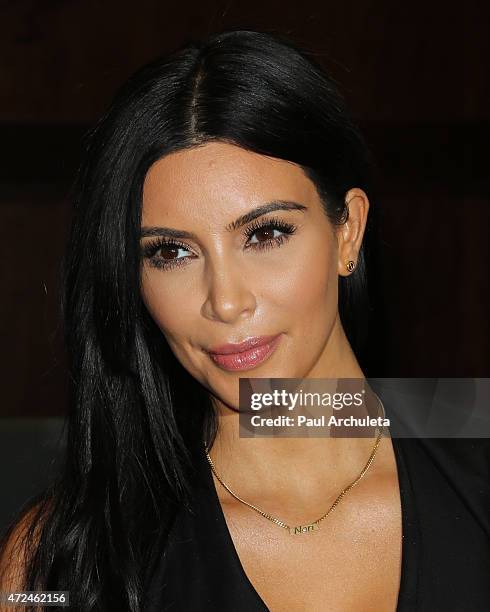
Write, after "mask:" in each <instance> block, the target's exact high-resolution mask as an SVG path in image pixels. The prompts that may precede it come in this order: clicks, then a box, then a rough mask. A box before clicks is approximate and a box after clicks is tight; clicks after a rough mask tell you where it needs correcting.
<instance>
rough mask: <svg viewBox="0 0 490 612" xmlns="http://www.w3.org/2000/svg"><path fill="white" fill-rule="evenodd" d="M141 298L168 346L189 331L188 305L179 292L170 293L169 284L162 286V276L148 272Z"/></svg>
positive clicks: (143, 283)
mask: <svg viewBox="0 0 490 612" xmlns="http://www.w3.org/2000/svg"><path fill="white" fill-rule="evenodd" d="M141 296H142V299H143V302H144V303H145V305H146V308H147V310H148V312H149V313H150V315H151V317H152V318H153V320H154V321H155V323H156V324H157V325H158V327H159V328H160V330H161V331H162V333H163V334H164V336H165V338H166V339H167V341H168V342H169V344H170V345H172V344H173V343H174V341H176V340H178V339H179V338H180V337H183V336H184V334H185V330H186V329H187V330H188V329H189V325H188V324H189V317H188V316H187V314H188V313H189V310H190V304H189V301H188V300H183V299H182V295H181V292H179V291H172V287H171V283H168V282H166V283H165V284H163V279H162V275H159V274H158V273H153V272H149V273H147V275H146V276H145V277H144V280H143V282H142V286H141ZM186 306H187V307H186Z"/></svg>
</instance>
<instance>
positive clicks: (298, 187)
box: [141, 142, 345, 408]
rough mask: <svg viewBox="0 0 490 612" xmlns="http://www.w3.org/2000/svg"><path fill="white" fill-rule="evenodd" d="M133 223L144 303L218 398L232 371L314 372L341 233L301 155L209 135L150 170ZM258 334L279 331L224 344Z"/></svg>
mask: <svg viewBox="0 0 490 612" xmlns="http://www.w3.org/2000/svg"><path fill="white" fill-rule="evenodd" d="M264 206H270V207H271V208H274V210H270V211H269V212H266V213H265V214H260V209H261V208H262V207H264ZM247 216H248V219H247ZM240 219H242V222H240ZM141 225H142V238H141V244H142V248H143V251H144V260H143V267H142V287H141V290H142V297H143V300H144V303H145V304H146V307H147V309H148V311H149V312H150V314H151V316H152V317H153V319H154V320H155V322H156V323H157V325H158V326H159V328H160V329H161V331H162V333H163V334H164V336H165V338H166V340H167V342H168V344H169V346H170V347H171V349H172V351H173V353H174V354H175V356H176V358H177V359H178V360H179V361H180V363H181V364H182V365H183V366H184V367H185V368H186V370H187V371H188V372H189V373H190V374H191V375H192V376H193V377H195V378H196V379H197V380H198V381H199V382H201V383H202V384H203V385H204V386H205V387H206V388H207V389H208V390H209V391H210V392H211V393H212V394H213V395H214V396H215V397H216V398H218V399H219V400H221V401H222V402H224V403H225V404H226V405H229V406H233V407H235V408H237V407H238V379H239V377H240V376H242V377H257V378H262V377H273V378H305V377H310V378H314V377H321V376H322V373H321V371H320V370H321V367H322V365H325V363H327V362H331V360H332V358H334V355H333V353H332V351H334V350H335V343H334V342H333V341H332V337H333V336H334V335H335V331H334V330H335V329H336V328H338V326H339V321H338V309H337V283H338V273H339V269H340V267H339V245H338V238H337V236H338V232H335V231H334V228H333V226H332V224H331V223H330V222H329V220H328V219H327V217H326V216H325V213H324V211H323V207H322V204H321V201H320V199H319V196H318V194H317V191H316V188H315V186H314V184H313V183H312V181H311V180H310V179H309V178H308V177H307V176H306V175H305V174H304V172H303V171H302V169H301V168H300V167H299V166H297V165H295V164H293V163H290V162H287V161H282V160H278V159H275V158H270V157H266V156H263V155H259V154H256V153H251V152H249V151H246V150H244V149H241V148H240V147H237V146H234V145H231V144H225V143H217V142H214V143H209V144H206V145H203V146H200V147H196V148H193V149H189V150H185V151H181V152H177V153H173V154H170V155H168V156H166V157H164V158H163V159H161V160H159V161H158V162H156V163H155V164H154V165H153V166H152V167H151V168H150V170H149V172H148V174H147V176H146V179H145V183H144V190H143V210H142V223H141ZM169 230H171V232H170V231H169ZM341 265H342V266H345V262H344V261H342V262H341ZM258 336H269V337H270V336H273V337H275V338H274V339H273V340H272V343H269V344H268V345H266V346H265V347H264V346H262V347H256V348H255V349H251V350H248V351H243V347H238V349H240V351H241V353H240V352H238V349H236V347H231V349H230V350H231V351H232V354H231V355H230V354H228V355H223V354H222V353H223V351H222V349H220V347H221V346H222V345H225V344H229V343H233V344H237V343H242V342H243V341H244V340H247V339H249V338H251V337H258ZM265 340H267V338H266V339H265ZM269 340H270V339H269ZM216 347H218V353H219V354H215V355H210V353H209V351H210V350H211V349H213V348H216Z"/></svg>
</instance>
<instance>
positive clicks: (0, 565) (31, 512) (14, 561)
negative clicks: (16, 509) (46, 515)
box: [0, 502, 44, 592]
mask: <svg viewBox="0 0 490 612" xmlns="http://www.w3.org/2000/svg"><path fill="white" fill-rule="evenodd" d="M43 508H44V504H43V503H42V502H37V503H36V504H35V505H33V506H32V507H31V508H30V509H28V510H27V511H25V512H24V513H23V514H22V515H21V517H20V519H19V520H18V521H17V522H16V523H14V524H13V525H12V526H11V527H10V528H9V529H8V530H7V532H6V533H5V534H4V535H3V537H2V539H1V540H0V592H8V591H11V590H25V589H24V585H25V578H26V569H27V564H28V562H29V559H30V556H31V554H32V552H33V551H34V549H35V547H36V546H37V543H38V541H39V535H40V527H41V520H40V516H41V513H42V510H43Z"/></svg>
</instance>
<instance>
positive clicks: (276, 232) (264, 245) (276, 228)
mask: <svg viewBox="0 0 490 612" xmlns="http://www.w3.org/2000/svg"><path fill="white" fill-rule="evenodd" d="M295 231H296V226H295V225H292V224H290V223H286V222H284V221H281V220H279V219H276V218H272V219H271V218H269V219H267V220H266V221H256V222H254V223H252V224H251V225H249V226H248V228H247V229H246V230H245V235H246V236H247V237H248V238H249V240H248V243H247V244H248V247H247V248H253V249H270V248H274V247H275V246H280V245H281V244H283V243H284V242H285V241H286V240H288V239H289V238H290V236H291V235H292V234H294V232H295ZM254 237H256V238H258V239H254ZM251 238H252V240H250V239H251Z"/></svg>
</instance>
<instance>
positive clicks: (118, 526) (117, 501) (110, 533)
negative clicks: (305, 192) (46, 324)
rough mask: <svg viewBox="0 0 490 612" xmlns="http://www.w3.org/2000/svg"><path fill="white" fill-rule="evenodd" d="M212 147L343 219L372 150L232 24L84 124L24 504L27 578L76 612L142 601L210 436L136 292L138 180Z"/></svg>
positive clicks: (210, 418) (344, 294) (329, 88)
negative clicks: (56, 367) (55, 362)
mask: <svg viewBox="0 0 490 612" xmlns="http://www.w3.org/2000/svg"><path fill="white" fill-rule="evenodd" d="M210 141H222V142H228V143H232V144H235V145H238V146H240V147H242V148H244V149H248V150H250V151H254V152H256V153H259V154H264V155H268V156H272V157H275V158H279V159H284V160H289V161H291V162H294V163H296V164H299V165H300V166H301V167H302V168H303V169H304V171H305V173H306V174H307V175H308V176H309V177H310V178H311V179H312V181H313V182H314V183H315V185H316V187H317V189H318V193H319V195H320V197H321V199H322V202H323V205H324V210H325V214H326V215H327V216H328V218H329V219H330V220H331V221H332V223H334V224H340V223H342V222H344V221H345V220H346V216H347V209H346V205H345V194H346V192H347V191H348V190H349V189H350V188H352V187H360V188H362V189H365V190H368V188H369V186H368V177H369V155H368V152H367V150H366V147H365V145H364V142H363V139H362V138H361V136H360V134H359V131H358V129H357V128H356V126H355V125H354V123H353V122H352V120H351V119H350V117H349V115H348V113H347V111H346V109H345V105H344V103H343V101H342V98H341V97H340V95H339V93H338V92H337V90H336V87H335V85H334V83H333V81H332V79H331V78H330V77H329V76H328V75H326V74H325V72H324V71H323V69H322V68H321V67H320V66H319V65H318V64H317V63H316V61H315V60H314V59H313V58H312V57H310V54H309V53H308V52H306V51H301V50H299V49H297V48H296V46H295V45H294V44H293V43H292V42H290V41H289V40H288V39H285V38H284V37H282V36H279V35H277V34H269V33H264V32H256V31H242V30H230V31H225V32H221V33H218V34H214V35H212V36H210V37H208V38H206V39H205V40H202V41H199V42H191V43H189V44H187V45H186V46H185V47H183V48H181V49H179V50H178V51H176V52H174V53H173V54H171V55H169V56H166V57H164V58H159V59H157V60H156V61H153V62H152V63H150V64H148V65H147V66H145V67H143V68H142V69H140V70H139V71H138V72H137V73H136V74H134V75H133V76H132V77H131V78H130V79H129V80H128V81H127V82H126V83H125V84H124V85H123V87H122V88H121V89H120V90H119V92H118V93H117V94H116V96H115V98H114V100H113V102H112V104H111V105H110V107H109V108H108V109H107V111H106V112H105V113H104V114H103V116H102V117H101V118H100V120H99V121H98V122H97V124H96V125H95V126H94V127H93V129H91V130H90V131H89V132H88V133H87V136H86V141H85V151H84V158H83V162H82V165H81V167H80V170H79V173H78V177H77V183H76V189H75V192H74V193H75V197H74V207H73V219H72V224H71V230H70V234H69V237H68V242H67V245H66V252H65V256H64V259H63V263H62V279H63V283H62V287H63V290H62V296H61V309H62V316H63V322H64V333H65V341H66V347H67V352H68V356H69V364H70V367H69V372H70V385H71V402H70V408H69V413H68V418H67V447H66V456H65V460H64V463H63V468H62V470H61V472H60V474H59V477H58V478H57V479H56V481H55V482H54V484H53V485H52V486H51V487H50V488H49V489H48V490H47V491H45V492H44V493H43V495H42V496H40V497H37V498H36V499H35V500H32V502H31V504H30V507H31V511H32V512H33V514H32V517H33V518H32V520H31V522H30V523H29V525H30V536H31V540H29V541H32V542H35V544H36V545H35V546H32V547H31V548H32V551H31V554H30V555H28V558H29V559H30V563H29V564H28V579H27V582H26V587H25V588H26V589H28V590H36V589H37V590H39V589H41V588H42V589H43V590H64V591H70V604H71V608H72V609H75V610H83V611H84V612H85V611H91V610H104V611H107V610H118V611H122V610H130V611H131V612H136V611H140V610H141V601H142V592H143V588H144V584H145V580H146V578H147V577H148V571H149V568H151V563H152V559H154V558H155V555H157V554H158V551H159V550H161V547H162V546H163V544H164V541H165V538H166V535H167V534H168V530H169V528H170V526H171V523H172V518H173V517H174V516H175V510H176V508H178V506H179V505H180V504H188V503H189V502H190V491H191V481H192V477H193V474H194V471H193V465H194V458H195V453H196V452H198V450H197V449H198V448H199V445H200V443H201V440H203V439H206V440H208V441H209V443H210V444H211V445H212V441H213V440H214V436H215V435H216V430H217V420H216V416H215V414H214V411H213V408H212V404H211V402H210V399H209V396H208V393H207V392H206V390H205V389H204V388H203V387H202V386H201V385H200V384H199V383H198V382H197V381H196V380H195V379H193V378H192V377H191V376H190V375H189V374H188V373H187V372H186V371H185V370H184V368H183V367H182V366H181V365H180V364H179V363H178V361H177V359H176V358H175V356H174V355H173V354H172V352H171V350H170V348H169V346H168V345H167V343H166V340H165V338H164V336H163V334H162V333H161V332H160V330H159V329H158V327H157V326H156V324H155V322H154V321H153V320H152V318H151V316H150V315H149V313H148V311H147V310H146V308H145V306H144V304H143V302H142V298H141V294H140V270H141V254H140V244H139V231H140V223H141V203H142V202H141V201H142V186H143V181H144V177H145V175H146V173H147V171H148V169H149V167H150V166H151V165H152V164H153V163H154V162H155V161H156V160H158V159H160V158H162V157H163V156H165V155H168V154H169V153H171V152H174V151H179V150H182V149H186V148H190V147H195V146H197V145H200V144H203V143H207V142H210ZM357 264H358V265H357V269H356V270H355V273H354V274H352V275H350V276H348V277H341V278H339V311H340V316H341V320H342V322H343V325H344V328H345V330H346V334H347V337H348V339H349V340H350V342H351V344H352V346H353V347H354V349H355V348H356V346H358V344H359V342H360V338H362V332H363V329H364V323H363V322H364V321H365V312H363V311H364V309H365V301H364V296H365V269H364V255H363V252H362V250H361V253H360V255H359V259H358V262H357ZM359 322H360V323H361V324H360V325H359ZM34 501H35V505H34ZM35 529H37V531H36V532H34V530H35Z"/></svg>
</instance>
